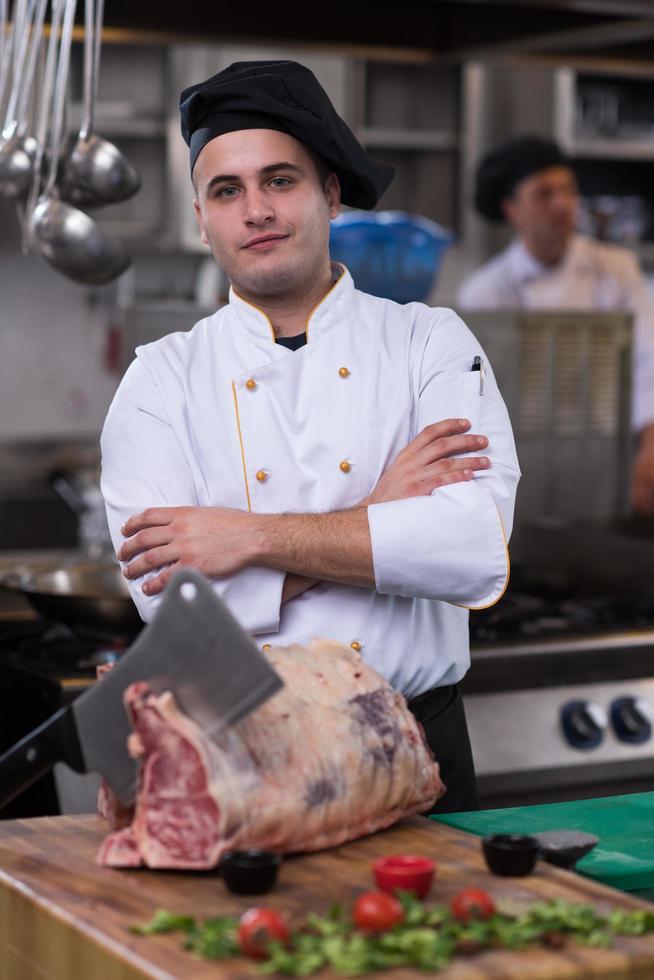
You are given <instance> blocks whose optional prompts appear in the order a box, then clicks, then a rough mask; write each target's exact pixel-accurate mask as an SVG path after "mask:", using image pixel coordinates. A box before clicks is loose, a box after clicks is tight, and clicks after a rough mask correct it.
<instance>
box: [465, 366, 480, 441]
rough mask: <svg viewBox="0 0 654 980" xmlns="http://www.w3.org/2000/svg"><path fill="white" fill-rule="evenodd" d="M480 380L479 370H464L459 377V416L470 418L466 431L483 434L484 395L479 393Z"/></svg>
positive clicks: (472, 433)
mask: <svg viewBox="0 0 654 980" xmlns="http://www.w3.org/2000/svg"><path fill="white" fill-rule="evenodd" d="M480 382H481V378H480V372H479V371H465V372H464V373H463V374H461V375H460V378H459V412H460V417H461V418H462V419H469V420H470V428H469V429H468V432H469V433H470V434H471V435H484V431H483V428H482V426H483V407H484V396H483V395H482V394H481V393H480Z"/></svg>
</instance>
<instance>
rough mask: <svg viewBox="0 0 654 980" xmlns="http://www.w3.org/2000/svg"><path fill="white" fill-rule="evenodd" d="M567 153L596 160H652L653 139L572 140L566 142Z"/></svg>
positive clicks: (653, 153) (653, 158)
mask: <svg viewBox="0 0 654 980" xmlns="http://www.w3.org/2000/svg"><path fill="white" fill-rule="evenodd" d="M568 152H569V153H570V154H571V155H572V156H575V157H592V158H593V159H598V160H602V159H604V160H654V139H653V140H619V139H576V138H573V139H571V140H570V141H569V142H568Z"/></svg>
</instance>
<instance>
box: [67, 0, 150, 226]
mask: <svg viewBox="0 0 654 980" xmlns="http://www.w3.org/2000/svg"><path fill="white" fill-rule="evenodd" d="M103 10H104V0H86V4H85V34H84V117H83V119H82V125H81V127H80V131H79V134H78V136H77V138H76V139H75V140H74V142H73V146H72V148H71V149H70V151H69V153H68V154H67V156H66V159H65V162H64V167H63V174H62V178H61V195H62V197H63V198H64V200H66V201H70V203H71V204H75V205H77V206H78V207H82V208H83V207H99V206H101V205H103V204H112V203H116V202H118V201H126V200H128V198H130V197H132V196H133V195H134V194H136V192H137V191H138V189H139V188H140V186H141V178H140V176H139V174H138V173H137V171H136V170H135V169H134V167H133V166H132V164H131V163H130V162H129V160H128V159H127V158H126V157H125V156H124V154H123V153H121V151H120V150H119V149H118V147H117V146H116V145H115V144H114V143H111V142H110V141H109V140H107V139H104V138H103V137H101V136H98V135H97V133H95V132H94V131H93V127H94V115H95V101H96V94H97V89H98V72H99V69H100V46H101V36H102V19H103Z"/></svg>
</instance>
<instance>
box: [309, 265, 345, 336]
mask: <svg viewBox="0 0 654 980" xmlns="http://www.w3.org/2000/svg"><path fill="white" fill-rule="evenodd" d="M333 265H335V266H337V267H338V268H339V269H340V270H341V274H340V276H339V277H338V279H336V281H335V282H333V283H332V284H331V286H330V287H329V289H328V290H327V292H326V293H325V295H324V296H323V298H322V299H321V300H320V302H318V303H316V305H315V306H314V308H313V309H312V310H311V313H309V316H308V317H307V325H306V327H305V328H304V332H305V333H306V335H307V344H308V343H309V320H310V319H311V317H312V316H313V314H314V313H315V312H316V310H317V309H318V307H319V306H321V304H322V303H324V302H325V300H326V299H327V297H328V296H329V294H330V293H331V292H333V291H334V290H335V289H336V287H337V286H338V284H339V282H341V280H342V279H343V273H344V272H345V266H343V265H341V264H340V262H334V263H333Z"/></svg>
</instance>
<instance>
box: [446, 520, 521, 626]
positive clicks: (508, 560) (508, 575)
mask: <svg viewBox="0 0 654 980" xmlns="http://www.w3.org/2000/svg"><path fill="white" fill-rule="evenodd" d="M493 503H494V504H495V501H493ZM495 510H497V504H495ZM497 516H498V517H499V520H500V527H501V529H502V540H503V541H504V551H505V554H506V579H505V581H504V588H503V589H502V591H501V592H500V594H499V595H498V597H497V599H493V601H492V602H487V603H486V604H485V605H483V606H464V605H463V603H460V602H455V603H453V605H455V606H459V607H460V608H461V609H469V610H472V612H475V611H476V610H478V609H490V607H491V606H494V605H496V603H498V602H499V601H500V599H501V598H502V596H503V595H504V593H505V592H506V590H507V589H508V587H509V579H510V578H511V556H510V555H509V546H508V544H507V542H506V534H505V533H504V524H503V523H502V516H501V514H500V512H499V510H498V511H497Z"/></svg>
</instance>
